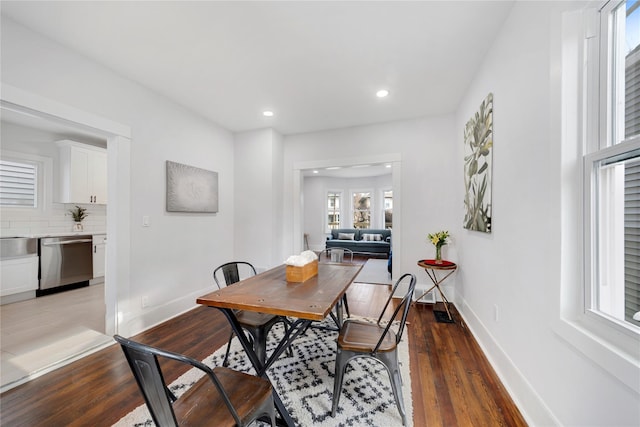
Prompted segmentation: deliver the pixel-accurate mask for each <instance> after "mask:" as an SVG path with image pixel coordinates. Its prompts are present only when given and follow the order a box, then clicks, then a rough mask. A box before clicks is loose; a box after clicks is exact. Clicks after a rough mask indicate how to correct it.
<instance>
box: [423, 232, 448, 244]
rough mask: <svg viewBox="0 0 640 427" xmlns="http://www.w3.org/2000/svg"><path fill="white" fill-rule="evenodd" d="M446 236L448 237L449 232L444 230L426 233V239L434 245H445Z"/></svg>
mask: <svg viewBox="0 0 640 427" xmlns="http://www.w3.org/2000/svg"><path fill="white" fill-rule="evenodd" d="M448 237H449V232H448V231H446V230H443V231H438V232H437V233H434V234H428V235H427V239H429V240H430V241H431V243H433V244H434V245H435V246H436V247H437V246H443V245H446V244H447V238H448Z"/></svg>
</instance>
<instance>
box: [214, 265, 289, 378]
mask: <svg viewBox="0 0 640 427" xmlns="http://www.w3.org/2000/svg"><path fill="white" fill-rule="evenodd" d="M256 274H257V272H256V269H255V267H254V266H253V265H251V264H250V263H248V262H246V261H232V262H228V263H226V264H222V265H221V266H219V267H218V268H216V269H215V270H214V271H213V280H214V281H215V282H216V285H217V286H218V288H219V289H222V286H221V283H224V284H225V285H226V286H230V285H233V284H234V283H237V282H239V281H240V280H241V279H245V278H247V277H250V276H255V275H256ZM235 315H236V318H237V319H238V322H239V323H240V325H241V326H242V329H244V330H245V331H247V332H248V333H249V339H250V340H251V341H252V342H253V348H254V350H255V352H256V356H258V359H259V360H260V362H261V363H262V364H264V363H265V361H266V359H267V335H269V331H270V330H271V328H272V327H273V325H275V324H276V323H278V322H282V323H283V324H284V328H285V331H286V329H287V328H288V320H287V318H286V317H281V316H274V315H272V314H266V313H257V312H253V311H243V310H236V311H235ZM233 335H234V332H233V331H231V336H230V337H229V342H228V343H227V351H226V353H225V355H224V361H223V362H222V366H228V364H229V361H228V359H229V352H230V350H231V340H233ZM287 351H288V354H289V356H292V355H293V353H292V351H291V349H290V348H289V349H287Z"/></svg>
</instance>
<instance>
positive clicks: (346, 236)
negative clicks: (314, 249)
mask: <svg viewBox="0 0 640 427" xmlns="http://www.w3.org/2000/svg"><path fill="white" fill-rule="evenodd" d="M366 235H368V236H366ZM378 239H379V240H378ZM329 248H346V249H351V250H352V251H353V252H354V253H360V254H382V255H386V256H387V257H388V256H389V254H390V253H391V230H382V229H360V228H339V229H336V230H331V236H329V237H327V242H326V247H325V249H329Z"/></svg>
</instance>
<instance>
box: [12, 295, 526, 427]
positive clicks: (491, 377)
mask: <svg viewBox="0 0 640 427" xmlns="http://www.w3.org/2000/svg"><path fill="white" fill-rule="evenodd" d="M388 293H389V286H384V285H367V284H361V283H354V284H352V285H351V287H350V288H349V290H348V298H349V306H350V309H351V312H352V314H355V315H359V316H367V317H376V316H377V315H378V314H379V311H380V310H381V309H382V307H383V305H384V302H385V299H386V297H387V295H388ZM451 308H452V314H453V316H454V319H455V320H456V323H449V324H448V323H437V322H436V321H435V319H434V316H433V305H430V304H414V305H413V307H412V308H411V311H410V315H409V321H408V326H407V329H406V333H407V334H408V340H409V353H410V361H411V362H410V363H411V381H412V392H413V406H414V425H415V426H455V425H486V426H494V425H506V426H525V425H526V423H525V421H524V419H523V418H522V415H521V414H520V412H519V410H518V408H517V407H516V406H515V405H514V403H513V401H512V399H511V398H510V397H509V395H508V394H507V392H506V389H505V388H504V386H503V385H502V384H501V383H500V381H499V379H498V378H497V376H496V374H495V372H494V371H493V369H492V368H491V366H490V365H489V363H488V362H487V360H486V358H485V357H484V355H483V354H482V351H481V350H480V347H479V346H478V344H477V342H476V341H475V339H474V338H473V336H472V334H471V332H470V331H469V330H468V329H467V328H465V327H464V326H463V325H462V324H461V318H460V315H459V314H458V312H457V311H456V309H455V307H454V306H453V305H452V306H451ZM229 332H230V328H229V326H228V324H227V320H226V319H225V318H224V316H223V315H222V314H221V313H220V312H219V311H218V310H216V309H212V308H207V307H198V308H196V309H194V310H191V311H189V312H187V313H184V314H182V315H180V316H177V317H176V318H174V319H171V320H168V321H167V322H165V323H163V324H161V325H158V326H157V327H154V328H152V329H150V330H148V331H145V332H143V333H142V334H139V335H137V336H135V337H134V339H135V340H138V341H142V342H145V343H147V344H151V345H155V346H157V347H161V348H165V349H168V350H171V351H176V352H179V353H184V354H187V355H189V356H191V357H194V358H196V359H203V358H205V357H206V356H208V355H209V354H211V353H212V352H213V351H214V350H215V349H217V348H219V347H221V346H223V345H225V344H226V342H227V339H228V338H229ZM164 367H165V369H166V376H167V380H168V381H169V382H171V381H173V380H174V379H176V378H177V377H178V376H179V375H181V374H182V373H184V372H185V370H186V369H187V368H186V367H184V366H183V365H179V364H177V363H165V364H164ZM142 403H143V399H142V396H141V395H140V392H139V390H138V388H137V385H136V384H135V380H134V379H133V376H132V375H131V372H130V370H129V367H128V366H127V363H126V360H125V358H124V355H123V354H122V351H121V350H120V348H119V347H118V346H116V345H113V346H111V347H109V348H107V349H104V350H102V351H99V352H97V353H94V354H93V355H90V356H87V357H84V358H83V359H81V360H79V361H76V362H74V363H72V364H70V365H67V366H64V367H62V368H60V369H58V370H56V371H54V372H51V373H49V374H47V375H44V376H42V377H40V378H37V379H35V380H33V381H31V382H29V383H26V384H23V385H21V386H19V387H16V388H15V389H12V390H9V391H7V392H5V393H3V394H2V395H0V404H1V406H2V416H1V417H0V425H2V426H12V427H13V426H45V425H46V426H62V425H64V426H88V425H91V426H110V425H112V424H113V423H115V422H116V421H118V420H119V419H120V418H121V417H122V416H124V415H126V414H127V413H128V412H130V411H131V410H133V409H134V408H135V407H137V406H138V405H141V404H142Z"/></svg>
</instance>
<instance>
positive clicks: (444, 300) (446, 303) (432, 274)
mask: <svg viewBox="0 0 640 427" xmlns="http://www.w3.org/2000/svg"><path fill="white" fill-rule="evenodd" d="M424 271H425V272H426V273H427V276H429V279H431V281H432V282H433V286H432V287H430V288H429V290H427V291H426V292H424V293H423V294H422V295H420V296H419V297H418V298H416V301H417V300H419V299H420V298H422V297H423V296H425V295H426V294H428V293H429V292H431V290H432V289H433V288H436V289H438V293H439V294H440V297H441V298H442V303H443V304H444V309H445V310H446V311H447V316H449V320H453V318H452V317H451V312H450V311H449V300H448V299H447V297H446V296H445V295H444V292H442V289H440V284H441V283H442V282H444V281H445V279H446V278H447V277H449V276H450V275H451V274H453V272H454V271H455V270H451V271H450V272H449V273H447V274H446V275H445V276H444V277H442V278H441V279H440V280H438V277H437V276H436V272H435V271H430V270H428V269H426V268H425V269H424Z"/></svg>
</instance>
